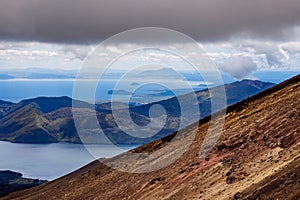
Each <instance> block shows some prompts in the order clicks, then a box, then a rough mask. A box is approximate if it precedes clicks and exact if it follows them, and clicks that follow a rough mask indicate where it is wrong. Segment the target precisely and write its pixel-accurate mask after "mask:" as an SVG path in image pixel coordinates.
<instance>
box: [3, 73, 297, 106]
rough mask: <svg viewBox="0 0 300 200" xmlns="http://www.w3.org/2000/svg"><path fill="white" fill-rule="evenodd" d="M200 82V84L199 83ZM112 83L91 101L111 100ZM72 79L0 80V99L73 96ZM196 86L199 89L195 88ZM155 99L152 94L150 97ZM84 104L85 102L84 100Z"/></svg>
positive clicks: (272, 76) (280, 76) (274, 77)
mask: <svg viewBox="0 0 300 200" xmlns="http://www.w3.org/2000/svg"><path fill="white" fill-rule="evenodd" d="M297 74H299V72H290V71H286V72H282V71H262V72H255V73H253V76H254V77H256V78H257V79H258V80H261V81H265V82H272V83H280V82H282V81H284V80H286V79H288V78H291V77H293V76H295V75H297ZM222 76H223V80H224V83H225V84H226V83H230V82H233V81H235V80H234V79H232V78H230V77H229V76H228V75H226V74H223V75H222ZM201 83H202V84H201ZM82 84H85V85H86V87H89V86H90V84H92V83H91V82H89V81H82ZM115 84H116V79H108V80H105V81H102V82H101V84H100V85H101V86H100V87H99V88H98V89H97V92H96V94H95V100H96V101H99V102H107V101H110V100H111V95H110V94H108V92H109V91H110V90H113V89H114V87H115ZM190 84H191V85H192V86H193V87H194V90H201V89H204V88H205V87H203V86H201V85H203V82H201V81H190ZM73 85H74V80H73V79H35V80H32V79H28V80H21V79H20V80H14V79H11V80H0V99H1V100H5V101H12V102H19V101H21V100H24V99H30V98H35V97H40V96H46V97H60V96H69V97H72V94H73ZM199 85H200V86H199ZM173 87H174V88H172V89H174V90H176V91H177V92H178V93H177V94H183V93H186V92H188V91H189V90H186V89H184V88H183V89H179V88H178V86H177V85H176V84H174V86H173ZM160 89H161V91H160V92H161V93H162V94H164V95H162V96H159V95H156V99H155V100H161V99H166V98H169V97H172V96H174V95H166V94H168V92H164V91H163V90H162V88H160ZM155 91H156V92H157V91H159V88H157V86H156V87H155V86H151V87H147V88H144V89H142V90H140V93H141V94H142V95H143V94H144V95H149V94H154V93H153V92H155ZM119 96H120V99H119V100H120V101H122V98H124V99H125V97H126V95H119ZM153 96H155V95H153ZM152 99H153V98H152ZM87 101H88V100H87Z"/></svg>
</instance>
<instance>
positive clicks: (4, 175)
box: [0, 171, 47, 197]
mask: <svg viewBox="0 0 300 200" xmlns="http://www.w3.org/2000/svg"><path fill="white" fill-rule="evenodd" d="M22 176H23V175H22V174H21V173H18V172H12V171H0V197H1V196H5V195H7V194H8V193H10V192H14V191H19V190H24V189H28V188H31V187H34V186H37V185H40V184H42V183H45V182H47V181H44V180H39V179H30V178H23V177H22Z"/></svg>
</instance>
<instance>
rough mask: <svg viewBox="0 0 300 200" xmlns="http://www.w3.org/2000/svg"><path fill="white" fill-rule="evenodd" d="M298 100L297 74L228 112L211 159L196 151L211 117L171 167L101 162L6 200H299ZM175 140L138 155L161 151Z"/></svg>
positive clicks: (142, 149)
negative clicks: (140, 169)
mask: <svg viewBox="0 0 300 200" xmlns="http://www.w3.org/2000/svg"><path fill="white" fill-rule="evenodd" d="M299 98H300V76H297V77H294V78H293V79H290V80H288V81H286V82H284V83H281V84H279V85H277V86H275V87H273V88H270V89H268V90H267V91H265V92H263V93H260V94H258V95H255V96H253V97H250V98H248V99H246V100H244V101H242V102H240V103H238V104H235V105H233V106H231V107H229V108H228V109H227V114H226V122H225V125H224V130H223V132H222V134H221V137H220V138H219V140H218V143H217V144H216V145H215V146H214V148H213V150H212V151H211V152H210V154H209V155H208V156H206V157H205V158H200V157H199V156H198V153H199V150H200V147H201V144H202V141H203V139H204V136H205V134H206V130H207V128H208V126H209V119H210V118H209V117H207V118H205V119H203V120H201V121H200V123H199V126H198V124H197V126H196V127H195V125H192V126H190V127H187V128H186V129H185V130H186V131H185V132H184V134H182V135H180V136H179V139H178V141H175V144H177V143H178V144H180V141H184V138H186V136H188V135H189V134H190V133H191V129H192V128H193V127H194V128H195V129H196V130H197V134H196V137H195V140H194V141H193V143H192V145H191V146H190V147H189V149H188V151H186V152H185V153H184V154H183V156H181V157H180V158H179V159H178V160H176V161H175V162H174V163H172V164H171V165H169V166H167V167H166V168H163V169H160V170H158V171H154V172H149V173H140V174H138V173H125V172H121V171H118V170H114V169H111V168H109V167H107V166H106V165H104V164H101V163H100V162H97V161H95V162H93V163H91V164H90V165H87V166H85V167H84V168H82V169H80V170H78V171H76V172H73V173H72V174H70V175H67V176H65V177H62V178H60V179H58V180H55V181H52V182H49V183H47V184H44V185H41V186H38V187H35V188H32V189H29V190H25V191H21V192H16V193H13V194H10V195H9V196H6V197H4V198H3V199H45V200H46V199H101V200H105V199H151V200H152V199H268V200H269V199H295V200H296V199H300V154H299V153H300V126H299V124H300V103H299ZM220 120H221V118H220ZM215 123H218V122H215ZM172 137H174V134H173V135H171V136H169V137H166V138H163V139H161V140H158V141H155V142H153V143H150V144H147V145H144V146H142V147H139V148H137V149H135V150H133V152H145V151H146V152H153V151H156V150H157V149H160V148H162V147H164V146H166V145H168V144H169V141H170V139H172ZM179 147H180V146H178V148H179ZM164 156H165V157H166V158H168V156H169V157H172V154H171V153H170V155H164ZM119 157H122V155H120V156H119ZM113 159H114V158H113ZM113 159H111V160H113ZM143 159H144V158H143V157H141V158H140V160H138V161H136V162H131V163H130V164H129V165H132V166H135V165H136V163H137V162H141V161H142V160H143ZM109 161H110V160H109V159H108V162H109ZM118 164H122V163H118ZM123 164H125V163H123ZM126 164H128V163H126Z"/></svg>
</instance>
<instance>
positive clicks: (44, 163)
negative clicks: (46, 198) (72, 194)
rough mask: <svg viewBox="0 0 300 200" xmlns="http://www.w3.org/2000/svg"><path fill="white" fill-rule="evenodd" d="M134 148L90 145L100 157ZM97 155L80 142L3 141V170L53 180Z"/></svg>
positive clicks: (0, 154)
mask: <svg viewBox="0 0 300 200" xmlns="http://www.w3.org/2000/svg"><path fill="white" fill-rule="evenodd" d="M132 148H134V147H122V149H120V150H116V149H115V148H112V147H111V146H109V145H101V146H100V145H99V146H96V145H90V146H89V149H91V150H92V151H95V152H97V155H99V158H101V157H106V158H108V157H112V156H114V155H117V154H119V153H122V152H124V151H126V150H129V149H132ZM95 159H96V158H94V157H93V156H92V155H91V154H90V153H89V152H88V151H87V150H86V149H85V147H84V146H83V145H80V144H69V143H54V144H16V143H10V142H1V141H0V170H12V171H17V172H21V173H22V174H23V175H24V177H27V178H28V177H29V178H40V179H47V180H53V179H56V178H58V177H61V176H63V175H66V174H68V173H70V172H72V171H74V170H76V169H78V168H80V167H82V166H84V165H86V164H88V163H90V162H92V161H94V160H95Z"/></svg>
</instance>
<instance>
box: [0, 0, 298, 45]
mask: <svg viewBox="0 0 300 200" xmlns="http://www.w3.org/2000/svg"><path fill="white" fill-rule="evenodd" d="M299 10H300V1H299V0H284V1H283V0H252V1H241V0H231V1H228V0H204V1H195V0H185V1H182V0H164V1H141V0H123V1H119V0H118V1H117V0H109V1H108V0H22V1H17V0H2V1H1V2H0V38H2V39H12V40H37V41H46V42H64V43H87V42H99V41H101V40H103V39H105V38H107V37H110V36H112V35H114V34H117V33H119V32H121V31H125V30H128V29H131V28H137V27H145V26H158V27H165V28H171V29H174V30H177V31H181V32H183V33H185V34H188V35H190V36H192V37H193V38H194V39H196V40H200V41H216V40H226V39H229V38H230V37H232V36H233V35H236V34H245V35H250V36H253V37H266V38H273V39H284V38H285V37H286V36H288V37H291V35H292V32H293V30H294V28H295V26H298V25H299V24H300V12H299Z"/></svg>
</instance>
